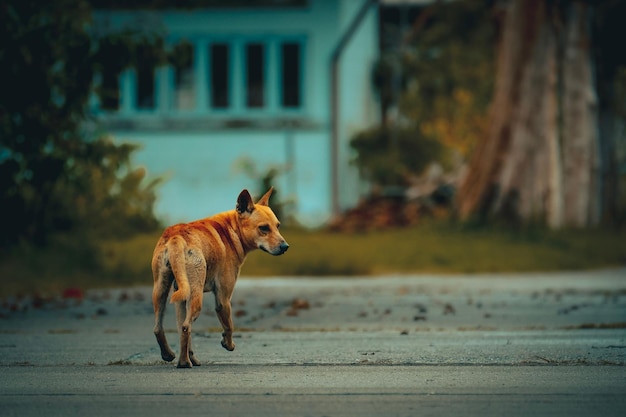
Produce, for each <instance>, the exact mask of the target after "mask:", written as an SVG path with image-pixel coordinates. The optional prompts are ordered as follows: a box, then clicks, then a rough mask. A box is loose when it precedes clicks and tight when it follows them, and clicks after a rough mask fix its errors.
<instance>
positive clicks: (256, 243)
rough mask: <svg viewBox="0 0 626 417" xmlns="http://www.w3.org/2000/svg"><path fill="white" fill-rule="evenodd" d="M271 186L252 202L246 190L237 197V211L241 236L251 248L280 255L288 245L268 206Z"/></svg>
mask: <svg viewBox="0 0 626 417" xmlns="http://www.w3.org/2000/svg"><path fill="white" fill-rule="evenodd" d="M273 190H274V188H273V187H271V188H270V189H269V191H268V192H267V193H265V195H264V196H263V197H261V198H260V199H259V201H257V202H256V204H254V202H253V201H252V197H251V196H250V193H249V192H248V190H243V191H242V192H241V193H240V194H239V197H238V198H237V209H236V210H237V213H238V215H239V222H240V224H241V233H242V235H243V236H242V238H243V239H244V241H245V243H246V245H247V246H248V247H249V248H251V249H261V250H263V251H265V252H267V253H269V254H271V255H282V254H283V253H285V252H287V249H289V245H288V244H287V242H285V239H284V238H283V237H282V236H281V234H280V232H279V231H278V228H279V227H280V222H279V221H278V218H277V217H276V215H275V214H274V212H273V211H272V209H271V208H270V207H269V200H270V196H271V195H272V191H273Z"/></svg>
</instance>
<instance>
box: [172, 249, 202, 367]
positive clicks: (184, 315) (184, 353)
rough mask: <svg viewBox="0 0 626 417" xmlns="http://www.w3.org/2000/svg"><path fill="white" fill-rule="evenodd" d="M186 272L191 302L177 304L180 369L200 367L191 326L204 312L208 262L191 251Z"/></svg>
mask: <svg viewBox="0 0 626 417" xmlns="http://www.w3.org/2000/svg"><path fill="white" fill-rule="evenodd" d="M186 263H187V268H186V272H187V275H188V277H189V282H190V283H191V284H192V285H191V294H190V299H189V301H182V302H179V303H176V320H177V323H178V329H179V331H180V357H179V359H178V367H179V368H191V367H192V366H199V365H200V362H199V361H198V360H197V359H196V357H195V355H194V354H193V349H192V347H191V324H192V323H193V322H194V321H196V319H197V318H198V317H199V316H200V312H201V311H202V297H203V294H204V292H203V289H204V279H205V276H206V262H205V261H204V258H202V257H201V256H198V255H197V254H196V253H194V252H193V251H189V253H188V258H187V261H186Z"/></svg>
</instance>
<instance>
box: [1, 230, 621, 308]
mask: <svg viewBox="0 0 626 417" xmlns="http://www.w3.org/2000/svg"><path fill="white" fill-rule="evenodd" d="M283 235H284V236H285V238H286V239H287V240H288V242H289V244H290V246H291V247H290V249H289V251H288V252H287V253H286V254H285V255H283V256H280V257H272V256H269V255H267V254H266V253H263V252H261V251H257V252H255V253H252V254H251V255H250V256H249V257H248V260H247V261H246V263H245V264H244V266H243V268H242V276H247V277H251V276H339V275H341V276H346V275H349V276H351V275H376V274H386V273H394V274H395V273H397V274H413V273H470V274H471V273H479V272H530V271H557V270H582V269H593V268H605V267H617V266H624V265H625V264H626V238H624V236H623V232H617V231H606V230H592V231H576V230H564V231H556V232H551V231H545V230H541V229H527V230H523V231H517V232H512V231H508V230H501V229H480V228H469V227H466V226H458V225H454V224H451V223H449V222H432V223H424V224H422V225H420V226H418V227H414V228H407V229H400V230H388V231H380V232H368V233H361V234H358V233H357V234H344V233H332V232H327V231H306V230H300V229H289V228H286V229H285V230H284V231H283ZM157 239H158V233H155V234H148V235H141V236H136V237H134V238H132V239H127V240H124V241H107V242H105V243H103V244H102V245H101V247H100V250H101V255H100V257H99V258H95V259H90V258H89V256H88V255H86V254H85V253H83V251H81V250H80V249H73V250H68V249H67V245H63V244H60V245H53V246H52V247H51V248H50V249H47V250H45V251H38V252H31V251H20V252H18V253H16V254H15V255H14V256H10V257H5V258H4V260H3V261H2V262H0V276H1V277H2V280H3V285H2V287H0V296H6V295H9V294H17V293H35V292H38V293H42V294H47V293H51V292H58V291H61V290H62V289H64V288H68V287H79V288H85V289H86V288H94V287H99V288H103V287H116V286H127V285H151V283H152V274H151V272H150V259H151V256H152V250H153V249H154V244H155V243H156V240H157ZM74 246H75V247H80V245H75V244H74ZM70 247H71V246H70Z"/></svg>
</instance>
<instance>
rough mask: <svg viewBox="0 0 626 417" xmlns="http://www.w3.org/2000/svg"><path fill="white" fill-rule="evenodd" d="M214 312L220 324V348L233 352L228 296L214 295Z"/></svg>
mask: <svg viewBox="0 0 626 417" xmlns="http://www.w3.org/2000/svg"><path fill="white" fill-rule="evenodd" d="M215 311H216V312H217V317H218V318H219V320H220V323H221V324H222V329H224V332H223V333H222V347H223V348H224V349H226V350H229V351H233V350H235V342H233V330H234V326H233V319H232V317H231V306H230V294H226V293H223V292H221V291H217V292H216V294H215Z"/></svg>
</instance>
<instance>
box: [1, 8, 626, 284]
mask: <svg viewBox="0 0 626 417" xmlns="http://www.w3.org/2000/svg"><path fill="white" fill-rule="evenodd" d="M0 17H1V21H2V23H3V24H2V28H1V29H0V83H2V87H1V88H0V141H1V142H0V184H1V187H0V192H1V193H2V197H1V198H2V200H1V201H2V216H1V217H0V218H1V219H2V220H1V221H2V233H0V250H1V251H2V252H1V253H0V276H1V279H2V281H3V288H4V289H3V290H2V293H0V295H7V294H16V293H29V292H30V293H32V292H49V291H58V290H62V289H64V288H69V287H80V288H87V287H93V286H112V285H127V284H145V285H150V283H151V279H150V275H151V274H150V270H149V263H150V257H151V253H152V249H153V247H154V244H155V242H156V240H157V238H158V236H159V233H160V232H161V230H162V229H163V227H165V226H167V225H169V224H172V223H177V222H185V221H191V220H195V219H198V218H202V217H206V216H209V215H211V214H214V213H217V212H220V211H225V210H230V209H232V208H234V206H235V201H236V197H237V195H238V193H239V192H240V191H241V189H243V188H248V189H249V190H250V191H251V192H252V193H253V195H256V196H260V195H261V194H262V193H264V192H265V190H266V189H267V188H269V186H270V185H273V186H274V187H275V188H276V193H275V194H274V196H273V199H272V201H271V203H272V206H273V208H274V209H275V211H276V212H277V213H278V215H279V217H280V218H281V220H282V221H283V223H284V224H285V225H286V226H287V230H286V232H285V236H286V238H287V239H288V240H289V242H290V244H291V246H292V250H290V252H289V254H288V255H286V256H285V257H281V258H279V259H270V258H269V257H267V258H264V257H262V255H259V256H257V255H256V254H254V255H252V256H251V257H250V259H249V261H248V263H247V264H246V266H245V267H244V270H243V274H244V275H290V276H298V275H308V276H321V275H324V276H332V275H367V274H382V273H417V272H463V273H471V272H481V271H519V270H521V271H530V270H555V269H580V268H597V267H608V266H618V265H624V264H625V263H626V243H625V239H624V238H623V237H622V236H623V234H624V224H625V220H626V123H625V121H626V52H625V51H624V49H623V46H622V43H623V40H624V39H626V26H624V25H623V23H622V22H623V20H624V18H626V2H624V1H617V0H598V1H591V0H587V1H585V0H579V1H558V0H554V1H540V0H537V1H522V0H502V1H495V0H494V1H476V0H456V1H436V0H232V1H220V0H185V1H176V2H174V1H166V0H135V1H128V0H127V1H115V0H110V1H109V0H102V1H101V0H52V1H49V2H43V3H42V2H39V1H34V0H14V1H12V0H5V1H3V2H2V3H0Z"/></svg>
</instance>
